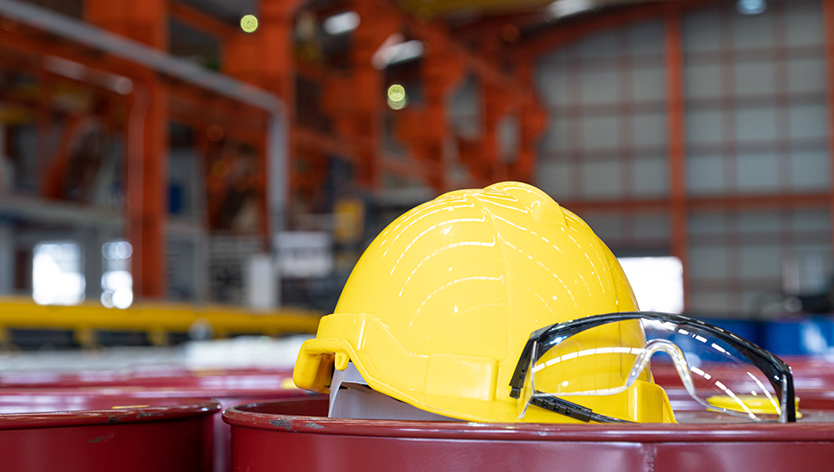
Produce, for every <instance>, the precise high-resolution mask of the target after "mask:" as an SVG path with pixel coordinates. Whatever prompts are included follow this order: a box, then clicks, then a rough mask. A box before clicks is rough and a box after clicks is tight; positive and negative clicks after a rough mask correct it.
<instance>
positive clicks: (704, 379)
mask: <svg viewBox="0 0 834 472" xmlns="http://www.w3.org/2000/svg"><path fill="white" fill-rule="evenodd" d="M650 361H651V362H653V363H655V364H656V365H657V364H659V363H666V364H668V365H667V366H666V367H667V368H674V370H675V371H676V372H677V374H678V376H679V377H680V380H681V383H682V386H683V388H685V389H686V392H687V393H688V394H689V396H691V397H692V399H694V400H695V402H697V404H699V405H700V406H701V407H702V408H703V409H705V410H710V411H717V412H722V413H726V414H728V415H732V416H736V417H740V418H745V419H747V420H750V421H757V422H758V421H781V422H790V421H795V420H796V406H795V400H794V392H793V380H792V377H791V373H790V368H789V367H788V365H787V364H785V363H784V362H783V361H782V360H781V359H779V358H778V357H776V356H774V355H773V354H771V353H770V352H768V351H766V350H764V349H761V348H759V347H758V346H756V345H754V344H753V343H750V342H749V341H747V340H745V339H742V338H740V337H738V336H736V335H734V334H732V333H729V332H727V331H725V330H723V329H721V328H718V327H716V326H712V325H710V324H707V323H704V322H701V321H698V320H694V319H691V318H687V317H685V316H680V315H673V314H665V313H653V312H642V313H641V312H635V313H611V314H606V315H596V316H589V317H587V318H581V319H578V320H572V321H569V322H566V323H560V324H556V325H553V326H549V327H546V328H542V329H540V330H537V331H535V332H534V333H533V334H532V335H531V336H530V340H529V341H528V342H527V345H526V346H525V348H524V352H523V353H522V356H521V359H520V360H519V363H518V365H517V366H516V371H515V375H514V376H513V380H512V382H511V383H510V386H511V387H513V390H512V393H511V395H512V396H513V397H516V398H518V414H519V417H523V416H524V414H525V413H526V411H527V409H528V408H529V406H530V405H535V406H538V407H541V408H546V409H548V410H551V411H555V412H558V413H561V414H564V415H566V416H570V417H573V418H576V419H580V420H583V421H598V422H611V421H623V420H620V419H617V418H611V417H608V416H605V415H602V414H600V413H595V412H593V411H591V410H590V409H588V408H585V407H583V406H581V405H579V404H578V403H582V397H587V396H589V395H621V394H622V395H627V393H625V392H626V391H627V390H629V389H630V388H632V387H633V386H634V385H635V383H637V382H640V381H651V379H652V377H651V366H650ZM574 402H576V403H574Z"/></svg>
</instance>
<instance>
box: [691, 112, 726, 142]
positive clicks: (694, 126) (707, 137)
mask: <svg viewBox="0 0 834 472" xmlns="http://www.w3.org/2000/svg"><path fill="white" fill-rule="evenodd" d="M722 135H723V128H722V123H721V111H720V110H689V111H688V112H687V113H686V140H687V142H690V143H718V142H721V137H722Z"/></svg>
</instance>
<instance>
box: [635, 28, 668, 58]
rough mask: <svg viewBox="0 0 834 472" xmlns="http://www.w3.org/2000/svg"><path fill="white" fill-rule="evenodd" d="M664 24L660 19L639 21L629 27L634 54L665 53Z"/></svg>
mask: <svg viewBox="0 0 834 472" xmlns="http://www.w3.org/2000/svg"><path fill="white" fill-rule="evenodd" d="M663 34H664V32H663V24H662V23H660V22H659V21H650V22H647V23H638V24H636V25H634V26H631V27H630V28H629V29H628V44H629V49H630V51H631V53H632V54H638V55H639V54H663Z"/></svg>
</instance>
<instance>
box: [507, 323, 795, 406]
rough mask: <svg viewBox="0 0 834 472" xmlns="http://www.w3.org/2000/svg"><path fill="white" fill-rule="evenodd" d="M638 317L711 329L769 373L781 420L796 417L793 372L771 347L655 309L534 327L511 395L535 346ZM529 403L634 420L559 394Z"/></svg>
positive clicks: (515, 392) (519, 385) (516, 392)
mask: <svg viewBox="0 0 834 472" xmlns="http://www.w3.org/2000/svg"><path fill="white" fill-rule="evenodd" d="M639 319H646V320H655V321H661V322H670V323H675V324H677V325H679V326H682V327H686V326H690V327H693V328H695V329H699V330H701V331H704V332H706V333H709V334H711V335H713V336H715V337H716V338H719V339H720V340H722V341H724V342H726V343H727V344H729V345H730V346H732V347H733V348H735V349H736V350H738V352H739V353H741V354H742V355H744V356H746V357H747V359H748V360H750V362H751V363H752V364H753V365H755V366H756V367H757V368H759V370H761V371H762V372H763V373H764V374H765V376H767V379H768V381H769V382H770V384H771V385H772V386H773V389H774V392H776V394H777V395H778V397H779V398H780V399H781V400H782V402H783V405H781V408H782V411H783V414H782V415H781V422H783V423H792V422H795V421H796V399H795V394H794V388H793V374H792V373H791V368H790V366H789V365H788V364H787V363H786V362H785V361H783V360H782V359H779V358H778V357H776V355H774V354H773V353H771V352H770V351H767V350H765V349H762V348H760V347H759V346H756V345H755V344H753V343H751V342H750V341H748V340H746V339H744V338H742V337H739V336H737V335H735V334H733V333H731V332H729V331H727V330H725V329H723V328H719V327H718V326H714V325H711V324H709V323H705V322H703V321H700V320H696V319H693V318H689V317H688V316H683V315H676V314H672V313H659V312H653V311H643V312H640V311H634V312H619V313H607V314H604V315H593V316H588V317H586V318H579V319H575V320H570V321H566V322H564V323H556V324H553V325H550V326H545V327H544V328H540V329H537V330H536V331H533V333H531V334H530V339H528V340H527V344H525V345H524V349H523V350H522V351H521V357H520V358H519V360H518V364H516V366H515V372H513V376H512V379H511V380H510V387H512V390H511V392H510V397H512V398H516V399H518V398H519V396H520V395H521V388H522V386H523V385H524V381H525V380H526V379H527V375H528V370H529V369H530V364H531V360H533V359H532V357H533V355H534V352H533V347H534V346H541V347H543V348H544V351H543V352H546V351H547V350H548V349H550V348H551V347H553V346H554V345H556V344H558V343H560V342H562V341H563V340H565V339H567V338H569V337H571V336H573V335H575V334H577V333H580V332H582V331H585V330H588V329H591V328H596V327H597V326H602V325H605V324H609V323H614V322H618V321H628V320H639ZM783 385H784V386H785V387H786V388H785V391H783V388H782V387H783ZM530 403H531V404H532V405H536V406H538V407H541V408H544V409H547V410H550V411H553V412H555V413H559V414H562V415H565V416H569V417H571V418H575V419H578V420H580V421H585V422H588V421H595V422H598V423H631V421H627V420H622V419H619V418H613V417H610V416H605V415H601V414H598V413H594V412H593V411H592V410H591V409H589V408H586V407H584V406H582V405H578V404H576V403H572V402H569V401H567V400H564V399H562V398H559V397H558V396H556V395H544V396H538V397H533V399H532V400H531V402H530Z"/></svg>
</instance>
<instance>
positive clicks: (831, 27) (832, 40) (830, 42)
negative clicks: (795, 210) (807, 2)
mask: <svg viewBox="0 0 834 472" xmlns="http://www.w3.org/2000/svg"><path fill="white" fill-rule="evenodd" d="M822 18H823V30H824V31H825V70H826V81H827V82H826V83H827V85H828V87H827V97H826V98H827V100H826V104H827V105H828V158H829V161H828V162H829V164H828V167H829V177H828V179H829V194H830V198H829V203H828V207H829V212H830V215H831V221H832V222H834V0H823V2H822ZM831 246H832V252H834V230H833V231H831Z"/></svg>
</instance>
